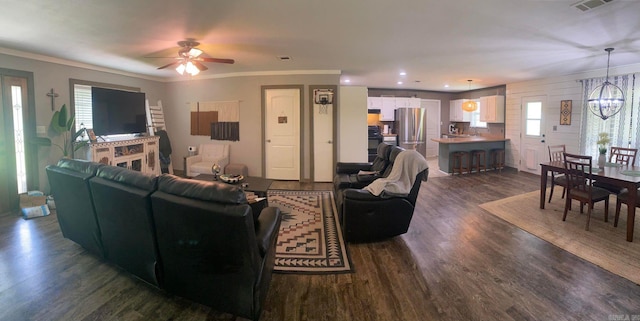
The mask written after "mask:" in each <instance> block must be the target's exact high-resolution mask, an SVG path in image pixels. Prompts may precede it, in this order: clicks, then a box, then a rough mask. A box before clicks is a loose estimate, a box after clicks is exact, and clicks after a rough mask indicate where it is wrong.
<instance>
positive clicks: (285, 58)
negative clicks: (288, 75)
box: [277, 56, 291, 61]
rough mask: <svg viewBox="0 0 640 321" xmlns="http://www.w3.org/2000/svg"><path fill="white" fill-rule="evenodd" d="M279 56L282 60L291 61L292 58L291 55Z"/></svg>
mask: <svg viewBox="0 0 640 321" xmlns="http://www.w3.org/2000/svg"><path fill="white" fill-rule="evenodd" d="M277 58H278V60H281V61H290V60H291V57H289V56H278V57H277Z"/></svg>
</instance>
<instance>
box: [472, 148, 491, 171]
mask: <svg viewBox="0 0 640 321" xmlns="http://www.w3.org/2000/svg"><path fill="white" fill-rule="evenodd" d="M474 167H475V169H476V173H480V170H481V169H484V171H485V172H486V171H487V152H486V151H485V150H484V149H475V150H472V151H471V164H470V165H469V173H471V169H473V168H474Z"/></svg>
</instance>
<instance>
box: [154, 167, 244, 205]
mask: <svg viewBox="0 0 640 321" xmlns="http://www.w3.org/2000/svg"><path fill="white" fill-rule="evenodd" d="M158 190H160V191H162V192H165V193H167V194H172V195H177V196H182V197H187V198H193V199H198V200H202V201H208V202H219V203H225V204H247V197H246V196H245V194H244V191H242V189H240V188H239V187H237V186H235V185H229V184H226V183H219V182H206V181H198V180H193V179H188V178H180V177H178V176H175V175H171V174H163V175H162V176H160V177H159V178H158Z"/></svg>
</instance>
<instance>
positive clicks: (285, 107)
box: [265, 89, 300, 180]
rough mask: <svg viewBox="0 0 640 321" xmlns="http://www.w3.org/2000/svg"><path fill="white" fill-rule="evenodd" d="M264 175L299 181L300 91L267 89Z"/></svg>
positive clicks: (271, 177)
mask: <svg viewBox="0 0 640 321" xmlns="http://www.w3.org/2000/svg"><path fill="white" fill-rule="evenodd" d="M265 99H266V102H265V171H266V173H265V176H266V178H270V179H280V180H300V90H299V89H266V90H265Z"/></svg>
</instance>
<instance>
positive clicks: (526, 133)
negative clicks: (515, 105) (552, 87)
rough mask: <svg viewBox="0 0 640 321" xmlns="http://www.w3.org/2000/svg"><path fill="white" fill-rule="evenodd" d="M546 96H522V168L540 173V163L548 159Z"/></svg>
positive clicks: (525, 170)
mask: <svg viewBox="0 0 640 321" xmlns="http://www.w3.org/2000/svg"><path fill="white" fill-rule="evenodd" d="M546 103H547V97H546V96H535V97H523V98H522V139H521V141H520V170H521V171H524V172H529V173H532V174H537V175H540V163H542V162H545V161H547V157H545V155H547V153H545V148H546V146H547V145H546V143H545V133H544V128H545V127H544V109H545V104H546Z"/></svg>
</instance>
